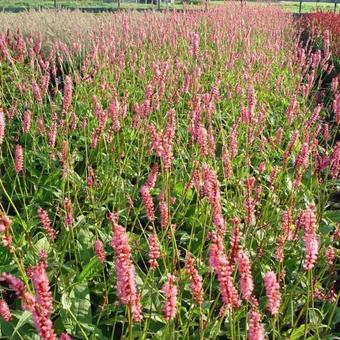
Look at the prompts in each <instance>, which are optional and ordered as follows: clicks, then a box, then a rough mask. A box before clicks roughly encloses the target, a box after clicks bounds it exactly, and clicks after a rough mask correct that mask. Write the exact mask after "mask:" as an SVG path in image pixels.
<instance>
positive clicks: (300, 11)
mask: <svg viewBox="0 0 340 340" xmlns="http://www.w3.org/2000/svg"><path fill="white" fill-rule="evenodd" d="M301 7H302V0H300V5H299V13H301Z"/></svg>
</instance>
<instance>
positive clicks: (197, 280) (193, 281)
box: [185, 254, 203, 305]
mask: <svg viewBox="0 0 340 340" xmlns="http://www.w3.org/2000/svg"><path fill="white" fill-rule="evenodd" d="M185 269H186V272H187V274H188V275H189V278H190V289H191V292H192V295H193V297H194V299H195V301H196V303H197V304H198V305H201V304H202V302H203V280H202V277H201V276H200V275H199V274H198V270H197V269H196V268H195V260H194V258H193V257H192V255H191V254H189V255H188V257H187V259H186V262H185Z"/></svg>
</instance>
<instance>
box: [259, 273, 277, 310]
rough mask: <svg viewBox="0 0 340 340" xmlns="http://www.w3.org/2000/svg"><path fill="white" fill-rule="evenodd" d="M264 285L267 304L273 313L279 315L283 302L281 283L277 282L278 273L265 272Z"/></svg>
mask: <svg viewBox="0 0 340 340" xmlns="http://www.w3.org/2000/svg"><path fill="white" fill-rule="evenodd" d="M263 281H264V286H265V289H266V296H267V305H268V309H269V312H270V313H271V315H273V316H274V315H277V314H278V312H279V308H280V304H281V293H280V285H279V283H278V282H277V279H276V274H275V273H274V272H272V271H270V272H267V273H265V275H264V278H263Z"/></svg>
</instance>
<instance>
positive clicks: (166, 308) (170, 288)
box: [162, 274, 178, 321]
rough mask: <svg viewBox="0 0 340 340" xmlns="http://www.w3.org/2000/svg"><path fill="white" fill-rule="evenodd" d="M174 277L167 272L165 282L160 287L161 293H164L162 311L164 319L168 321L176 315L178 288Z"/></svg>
mask: <svg viewBox="0 0 340 340" xmlns="http://www.w3.org/2000/svg"><path fill="white" fill-rule="evenodd" d="M175 281H176V277H175V276H174V275H171V274H168V278H167V281H166V283H165V284H164V285H163V287H162V293H163V294H164V297H165V301H164V304H163V313H164V317H165V320H167V321H170V320H172V319H174V318H175V317H176V311H177V309H176V304H177V293H178V289H177V286H176V284H175Z"/></svg>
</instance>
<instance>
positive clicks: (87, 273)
mask: <svg viewBox="0 0 340 340" xmlns="http://www.w3.org/2000/svg"><path fill="white" fill-rule="evenodd" d="M101 266H102V265H101V264H99V262H98V260H97V258H96V257H92V259H91V260H90V262H89V263H88V264H87V265H86V266H85V267H84V269H83V270H82V272H81V273H80V274H79V276H78V279H77V281H78V282H83V281H84V280H86V281H87V280H89V279H91V278H92V277H94V276H95V275H96V274H97V272H98V271H99V269H100V268H101Z"/></svg>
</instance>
